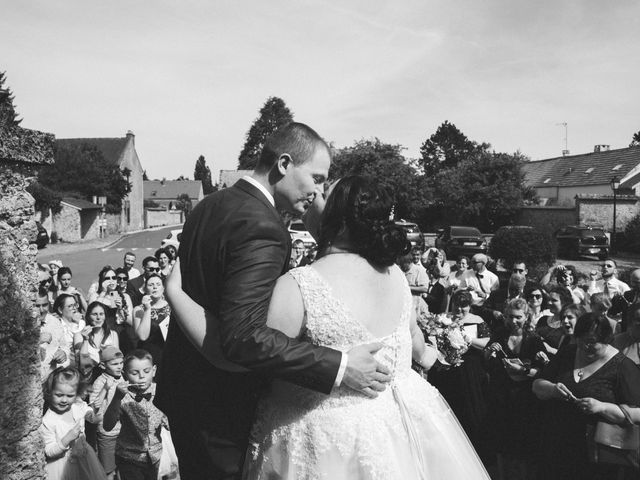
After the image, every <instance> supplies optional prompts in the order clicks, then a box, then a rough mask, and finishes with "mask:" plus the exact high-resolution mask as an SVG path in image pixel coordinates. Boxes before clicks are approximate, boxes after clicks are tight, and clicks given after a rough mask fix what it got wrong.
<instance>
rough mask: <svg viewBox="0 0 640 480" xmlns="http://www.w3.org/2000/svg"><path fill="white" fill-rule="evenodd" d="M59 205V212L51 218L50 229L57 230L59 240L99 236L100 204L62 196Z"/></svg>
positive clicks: (88, 238) (68, 240)
mask: <svg viewBox="0 0 640 480" xmlns="http://www.w3.org/2000/svg"><path fill="white" fill-rule="evenodd" d="M60 206H61V210H60V212H59V213H56V214H55V215H53V218H51V223H52V225H51V230H50V231H52V232H57V234H58V239H59V240H62V241H65V242H77V241H79V240H90V239H93V238H99V237H100V212H101V211H102V207H101V206H100V205H97V204H95V203H91V202H89V201H88V200H84V199H81V198H70V197H64V198H63V199H62V202H60ZM46 227H47V225H45V228H46Z"/></svg>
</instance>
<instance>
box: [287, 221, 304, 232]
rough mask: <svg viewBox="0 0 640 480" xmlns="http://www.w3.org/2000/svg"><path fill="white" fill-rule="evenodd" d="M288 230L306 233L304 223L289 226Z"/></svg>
mask: <svg viewBox="0 0 640 480" xmlns="http://www.w3.org/2000/svg"><path fill="white" fill-rule="evenodd" d="M289 229H290V230H295V231H296V232H306V231H307V227H305V226H304V223H302V222H296V223H292V224H291V226H290V227H289Z"/></svg>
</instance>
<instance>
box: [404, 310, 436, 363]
mask: <svg viewBox="0 0 640 480" xmlns="http://www.w3.org/2000/svg"><path fill="white" fill-rule="evenodd" d="M410 325H411V343H412V352H411V353H412V354H411V356H412V358H413V360H414V361H415V362H416V363H417V364H419V365H420V366H421V367H422V368H424V369H425V370H429V369H430V368H431V367H432V366H433V364H434V363H436V360H437V359H438V351H437V350H436V349H435V348H433V347H432V346H430V345H427V344H426V343H425V342H424V335H423V334H422V330H420V327H418V322H417V321H416V313H415V309H413V313H412V315H411V324H410Z"/></svg>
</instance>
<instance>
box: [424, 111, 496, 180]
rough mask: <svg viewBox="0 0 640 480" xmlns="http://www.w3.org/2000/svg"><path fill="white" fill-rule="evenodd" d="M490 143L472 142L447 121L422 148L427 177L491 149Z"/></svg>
mask: <svg viewBox="0 0 640 480" xmlns="http://www.w3.org/2000/svg"><path fill="white" fill-rule="evenodd" d="M489 147H490V145H489V144H488V143H482V144H478V143H476V142H474V141H471V140H469V139H468V138H467V136H466V135H465V134H464V133H462V132H461V131H460V130H458V128H457V127H456V126H455V125H454V124H453V123H449V121H448V120H445V121H444V123H443V124H442V125H440V126H439V127H438V130H436V133H434V134H433V135H431V136H430V137H429V138H428V139H427V140H426V141H425V142H424V143H423V144H422V146H421V147H420V154H421V156H422V160H421V162H420V163H421V165H422V167H423V169H424V173H425V175H426V176H427V177H433V176H434V175H435V174H436V173H438V172H439V171H441V170H443V169H447V168H451V167H455V166H456V165H458V164H459V163H460V162H461V161H463V160H466V159H468V158H471V157H473V156H476V155H478V154H480V153H482V152H485V151H487V150H488V149H489Z"/></svg>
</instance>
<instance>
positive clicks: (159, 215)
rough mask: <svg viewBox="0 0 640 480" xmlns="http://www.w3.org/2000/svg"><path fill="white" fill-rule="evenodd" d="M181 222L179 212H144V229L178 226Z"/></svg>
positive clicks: (150, 210) (180, 212) (163, 210)
mask: <svg viewBox="0 0 640 480" xmlns="http://www.w3.org/2000/svg"><path fill="white" fill-rule="evenodd" d="M182 222H183V217H182V211H181V210H165V209H162V210H153V209H150V208H147V209H146V210H145V222H144V226H145V228H152V227H161V226H164V225H180V224H181V223H182Z"/></svg>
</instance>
